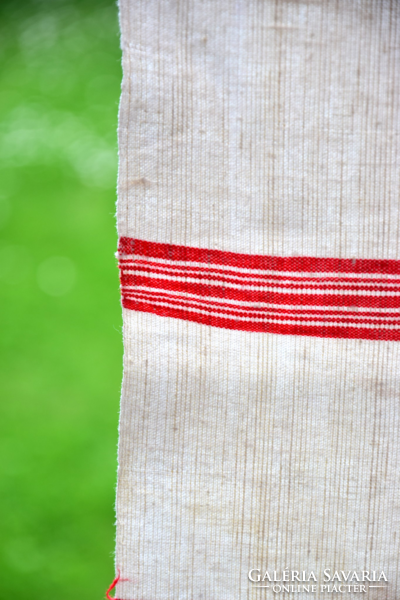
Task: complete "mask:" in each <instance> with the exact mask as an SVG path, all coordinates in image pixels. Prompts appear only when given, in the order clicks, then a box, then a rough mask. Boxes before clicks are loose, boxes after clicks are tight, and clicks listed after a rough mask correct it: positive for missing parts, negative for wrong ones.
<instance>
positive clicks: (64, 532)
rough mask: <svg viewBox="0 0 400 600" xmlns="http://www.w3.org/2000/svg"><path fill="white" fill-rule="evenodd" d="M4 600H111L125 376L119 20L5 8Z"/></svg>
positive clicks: (0, 169)
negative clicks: (119, 252)
mask: <svg viewBox="0 0 400 600" xmlns="http://www.w3.org/2000/svg"><path fill="white" fill-rule="evenodd" d="M0 57H1V58H0V60H1V70H0V82H1V83H0V154H1V159H0V295H1V311H0V320H1V356H0V360H1V381H0V390H1V428H2V432H1V441H0V452H1V461H0V469H1V478H0V480H1V492H0V513H1V516H0V520H1V531H0V533H1V536H0V540H1V555H0V573H1V583H0V598H1V599H3V598H4V599H6V598H13V600H28V599H29V600H35V599H36V598H40V599H41V600H47V599H49V600H50V599H51V600H69V599H71V600H72V599H73V600H76V598H78V597H82V598H85V600H92V599H93V600H94V599H101V598H104V595H105V590H106V588H107V587H108V585H109V583H110V582H111V580H112V579H113V577H114V566H113V552H114V536H115V532H114V521H115V517H114V497H115V483H116V456H117V449H116V446H117V426H118V407H119V393H120V385H121V371H122V341H121V308H120V303H119V287H118V286H119V284H118V271H117V268H116V262H115V258H114V253H115V250H116V245H117V234H116V229H115V217H114V214H115V200H116V192H115V189H116V177H117V137H116V128H117V112H118V101H119V93H120V81H121V51H120V46H119V31H118V11H117V6H116V4H115V3H114V2H109V1H105V0H95V1H94V0H79V1H77V0H75V1H73V0H46V1H44V0H42V1H38V0H31V1H27V0H19V1H18V2H16V1H15V0H13V1H5V0H1V4H0Z"/></svg>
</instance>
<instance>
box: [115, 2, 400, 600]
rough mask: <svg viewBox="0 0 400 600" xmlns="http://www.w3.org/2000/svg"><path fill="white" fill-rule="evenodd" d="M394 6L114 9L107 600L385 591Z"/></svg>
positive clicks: (393, 536)
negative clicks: (302, 578)
mask: <svg viewBox="0 0 400 600" xmlns="http://www.w3.org/2000/svg"><path fill="white" fill-rule="evenodd" d="M399 14H400V5H399V3H398V2H396V1H394V0H362V1H361V0H336V1H335V2H331V1H330V0H296V1H290V0H274V1H273V0H199V1H197V0H196V1H193V0H120V22H121V31H122V49H123V73H124V74H123V85H122V97H121V106H120V117H119V149H120V167H119V183H118V190H119V199H118V233H119V237H120V243H119V259H120V268H121V285H122V298H123V307H124V308H123V319H124V348H125V354H124V378H123V388H122V401H121V418H120V442H119V472H118V492H117V548H116V566H117V568H118V569H119V570H120V573H121V580H120V581H119V582H118V584H117V588H116V589H117V597H118V598H121V599H124V600H137V599H141V600H211V599H213V598H215V599H217V598H218V600H225V599H226V600H228V599H229V600H232V598H239V599H244V598H254V599H257V600H258V599H260V600H261V599H263V598H271V597H274V596H279V595H282V594H280V593H278V592H274V591H273V590H272V586H270V588H261V587H260V584H257V583H253V582H251V581H250V580H249V576H248V574H249V571H250V570H251V569H260V571H261V574H262V575H263V574H264V573H265V571H268V572H269V573H273V572H274V571H276V572H278V573H279V572H282V570H285V569H289V570H290V571H292V570H293V569H295V570H296V569H297V570H299V571H306V572H308V573H309V572H310V571H313V572H314V573H315V574H316V576H317V577H318V581H319V584H320V583H323V572H324V569H330V570H331V573H333V572H334V571H335V570H344V571H353V570H356V571H358V572H362V571H363V570H368V571H373V570H375V571H376V572H378V573H379V572H380V571H382V570H383V571H384V573H385V577H386V578H387V581H380V582H379V583H375V584H373V583H369V582H368V581H366V585H367V589H366V592H365V593H361V596H364V597H366V596H368V598H370V599H372V600H381V599H382V600H383V598H388V599H390V600H392V599H393V600H394V598H395V597H396V595H398V593H399V592H400V581H399V575H398V573H399V556H400V555H399V541H400V501H399V490H400V465H399V459H400V438H399V433H398V432H399V426H400V403H399V399H400V398H399V390H400V385H399V384H400V381H399V379H400V372H399V358H400V356H399V339H400V249H399V239H400V238H399V191H400V185H399V184H400V170H399V156H400V154H399V150H400V148H399V144H400V142H399V139H400V138H399V133H400V122H399V103H400V85H399V79H400V69H399V67H400V60H399V59H400V56H399V53H400V26H399ZM264 583H265V584H266V585H267V584H268V583H269V582H268V581H265V582H264ZM353 583H354V582H353ZM370 585H378V586H379V587H370ZM292 595H294V596H295V597H298V598H302V599H303V598H309V597H315V598H322V597H326V596H327V592H326V591H325V592H323V591H321V588H320V585H318V586H317V590H316V591H315V592H313V593H307V592H303V591H300V592H296V593H294V594H292ZM359 596H360V593H358V592H357V591H354V590H350V591H348V592H346V597H349V598H350V597H352V598H353V597H357V598H358V597H359Z"/></svg>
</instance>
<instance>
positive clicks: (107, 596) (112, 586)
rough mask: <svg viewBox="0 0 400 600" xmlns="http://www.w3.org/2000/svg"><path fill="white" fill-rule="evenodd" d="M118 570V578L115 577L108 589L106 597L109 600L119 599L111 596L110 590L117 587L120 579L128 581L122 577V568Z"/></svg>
mask: <svg viewBox="0 0 400 600" xmlns="http://www.w3.org/2000/svg"><path fill="white" fill-rule="evenodd" d="M117 570H118V575H117V576H116V578H115V579H114V581H113V582H112V584H111V585H110V587H109V588H108V590H107V591H106V598H107V600H117V598H115V597H114V598H112V597H111V596H110V592H111V591H112V590H113V589H114V588H115V586H116V585H117V583H118V581H128V580H127V579H121V573H120V570H119V569H117Z"/></svg>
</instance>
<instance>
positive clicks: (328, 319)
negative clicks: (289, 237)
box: [119, 238, 400, 341]
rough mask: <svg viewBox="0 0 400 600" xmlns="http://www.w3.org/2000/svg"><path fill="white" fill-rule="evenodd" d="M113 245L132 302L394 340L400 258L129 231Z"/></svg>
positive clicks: (135, 306) (131, 305)
mask: <svg viewBox="0 0 400 600" xmlns="http://www.w3.org/2000/svg"><path fill="white" fill-rule="evenodd" d="M119 252H120V256H119V258H120V261H119V267H120V270H121V275H120V279H121V292H122V304H123V306H124V307H125V308H128V309H131V310H135V311H140V312H149V313H153V314H156V315H159V316H164V317H173V318H177V319H183V320H186V321H193V322H197V323H203V324H206V325H209V326H212V327H221V328H224V329H236V330H241V331H252V332H264V333H275V334H276V333H278V334H286V335H308V336H317V337H333V338H353V339H354V338H355V339H370V340H391V341H400V279H399V278H398V277H397V276H398V275H399V274H400V260H392V259H390V260H389V259H385V260H380V259H338V258H313V257H304V256H303V257H302V256H297V257H274V256H256V255H250V254H249V255H246V254H238V253H234V252H222V251H220V250H207V249H202V248H190V247H186V246H176V245H172V244H161V243H154V242H146V241H143V240H133V239H130V238H121V239H120V242H119ZM185 263H186V264H185ZM262 271H264V272H262Z"/></svg>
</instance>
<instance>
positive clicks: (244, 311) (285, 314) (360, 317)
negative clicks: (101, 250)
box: [123, 291, 400, 325]
mask: <svg viewBox="0 0 400 600" xmlns="http://www.w3.org/2000/svg"><path fill="white" fill-rule="evenodd" d="M123 297H124V299H127V300H138V301H146V302H168V303H169V304H175V305H177V306H185V307H187V308H194V309H196V310H203V311H204V310H207V311H209V312H220V313H223V314H229V315H238V316H239V315H240V316H245V317H253V318H262V317H266V316H267V315H271V317H274V318H281V319H286V318H293V319H296V320H305V319H307V320H311V321H316V320H317V321H321V320H324V319H325V320H326V321H329V322H332V321H337V322H343V323H349V322H354V323H371V324H378V323H381V324H387V325H389V324H390V325H397V324H399V323H400V314H399V313H384V314H382V313H376V312H375V313H369V312H365V311H360V312H350V311H332V310H324V311H321V310H320V311H318V310H313V309H303V310H290V309H281V308H270V307H251V308H248V307H244V306H242V307H241V306H235V305H232V304H227V303H225V302H220V303H218V304H217V303H215V302H214V303H212V302H208V301H207V300H206V299H200V300H194V299H193V298H192V299H189V298H188V299H182V298H181V297H176V296H171V295H169V296H168V295H167V294H158V293H157V294H145V293H140V292H132V291H129V292H128V291H127V292H126V293H124V296H123ZM328 317H330V318H329V319H328ZM344 317H347V318H344ZM372 317H375V318H372Z"/></svg>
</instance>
